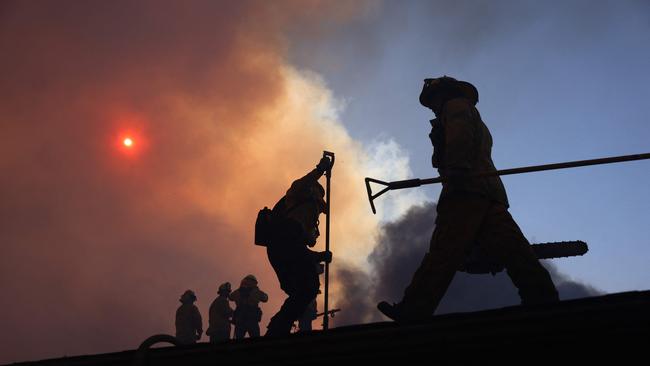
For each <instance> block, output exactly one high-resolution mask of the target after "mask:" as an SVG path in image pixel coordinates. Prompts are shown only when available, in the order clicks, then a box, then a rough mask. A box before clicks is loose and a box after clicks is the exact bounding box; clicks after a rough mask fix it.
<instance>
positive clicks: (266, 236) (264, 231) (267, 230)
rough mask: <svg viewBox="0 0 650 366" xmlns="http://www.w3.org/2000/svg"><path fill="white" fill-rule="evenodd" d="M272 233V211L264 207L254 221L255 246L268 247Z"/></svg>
mask: <svg viewBox="0 0 650 366" xmlns="http://www.w3.org/2000/svg"><path fill="white" fill-rule="evenodd" d="M272 233H273V211H271V210H270V209H269V208H268V207H266V206H264V208H263V209H261V210H260V212H258V213H257V220H255V245H259V246H263V247H265V246H268V245H269V242H270V241H271V235H272Z"/></svg>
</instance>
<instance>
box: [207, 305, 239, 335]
mask: <svg viewBox="0 0 650 366" xmlns="http://www.w3.org/2000/svg"><path fill="white" fill-rule="evenodd" d="M232 314H233V310H232V308H231V307H230V303H229V302H228V297H227V296H223V295H219V296H218V297H217V298H216V299H214V301H213V302H212V304H211V305H210V319H209V322H210V326H209V327H208V330H207V331H206V332H205V334H207V335H209V336H214V335H217V334H228V335H230V317H231V316H232Z"/></svg>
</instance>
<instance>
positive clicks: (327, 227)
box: [323, 151, 334, 330]
mask: <svg viewBox="0 0 650 366" xmlns="http://www.w3.org/2000/svg"><path fill="white" fill-rule="evenodd" d="M325 156H327V157H328V158H330V159H331V160H332V163H331V164H330V167H329V169H327V171H326V172H325V177H326V179H327V185H326V187H327V188H326V190H325V202H326V204H327V213H326V215H325V251H326V252H329V251H330V213H331V212H332V211H331V209H332V204H331V203H330V187H331V182H330V181H331V179H332V167H333V166H334V153H333V152H329V151H323V157H325ZM329 277H330V264H329V263H328V262H325V293H324V298H325V299H324V302H323V308H324V310H323V313H325V314H327V313H328V307H329V303H328V300H329ZM328 329H329V317H328V316H325V317H323V330H328Z"/></svg>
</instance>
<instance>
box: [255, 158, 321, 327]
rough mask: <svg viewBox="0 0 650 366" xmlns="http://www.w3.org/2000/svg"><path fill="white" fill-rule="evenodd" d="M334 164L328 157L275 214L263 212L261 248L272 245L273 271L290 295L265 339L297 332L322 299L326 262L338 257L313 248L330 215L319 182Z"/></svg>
mask: <svg viewBox="0 0 650 366" xmlns="http://www.w3.org/2000/svg"><path fill="white" fill-rule="evenodd" d="M332 162H333V161H332V160H330V158H329V157H328V156H323V157H322V159H321V160H320V161H319V162H318V164H317V165H316V168H315V169H313V170H312V171H311V172H309V173H308V174H307V175H305V176H304V177H302V178H300V179H298V180H296V181H294V182H293V183H292V184H291V187H290V188H289V190H287V193H286V194H285V196H284V197H282V198H281V199H280V200H279V201H278V202H277V203H276V204H275V206H274V207H273V209H272V210H268V209H266V208H265V209H264V210H261V211H260V215H259V216H258V220H257V222H256V228H255V236H256V237H255V243H256V244H258V245H263V246H266V250H267V255H268V258H269V262H270V263H271V266H272V267H273V269H274V270H275V273H276V275H277V277H278V280H279V282H280V287H281V288H282V290H283V291H284V292H285V293H286V294H287V295H288V297H287V299H286V300H285V301H284V304H282V307H281V308H280V310H279V311H278V312H277V313H276V314H275V315H274V316H273V317H272V318H271V321H270V322H269V325H268V327H267V328H268V329H267V332H266V334H265V336H283V335H288V334H290V332H291V326H292V325H293V322H294V321H295V320H297V319H298V318H299V317H300V316H301V315H302V314H303V313H304V312H305V309H306V308H307V306H308V305H309V304H310V303H311V302H312V301H313V300H314V299H315V298H316V296H317V294H318V291H319V287H320V281H319V279H318V275H319V272H320V271H319V268H320V263H321V262H326V263H329V262H331V260H332V253H331V252H329V251H327V250H326V251H323V252H315V251H312V250H310V249H309V248H311V247H313V246H314V245H315V244H316V240H317V238H318V237H319V236H320V232H319V230H318V224H319V221H318V218H319V216H320V214H321V213H324V214H327V207H328V206H327V202H326V201H325V198H324V197H325V189H324V188H323V186H322V185H321V184H320V183H318V179H319V178H320V177H321V176H322V175H323V174H325V173H327V172H328V171H330V170H331V167H332Z"/></svg>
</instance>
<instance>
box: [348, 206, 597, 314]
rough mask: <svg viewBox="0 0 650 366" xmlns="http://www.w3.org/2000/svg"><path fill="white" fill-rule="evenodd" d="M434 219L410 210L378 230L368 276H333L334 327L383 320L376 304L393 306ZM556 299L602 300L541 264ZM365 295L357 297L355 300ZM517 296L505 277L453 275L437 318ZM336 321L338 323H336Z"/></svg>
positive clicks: (424, 209)
mask: <svg viewBox="0 0 650 366" xmlns="http://www.w3.org/2000/svg"><path fill="white" fill-rule="evenodd" d="M435 217H436V205H435V204H434V203H426V204H424V205H422V206H414V207H412V208H411V209H410V210H409V211H408V212H407V213H406V214H405V215H404V216H402V217H401V218H399V219H398V220H396V221H394V222H391V223H388V224H386V225H384V226H383V227H382V228H381V234H380V235H379V237H378V239H377V245H376V247H375V249H374V251H373V252H372V254H371V255H370V257H369V262H370V264H371V270H370V271H369V272H366V271H363V270H360V269H352V268H348V269H346V270H344V271H343V273H342V274H341V273H339V274H338V275H340V276H341V277H343V278H344V280H343V279H342V280H341V282H342V283H345V284H349V285H348V286H346V288H345V292H344V294H349V296H348V297H346V296H345V295H343V296H342V298H344V299H347V301H345V302H341V303H339V304H340V307H341V308H343V311H342V314H345V317H343V315H342V316H341V317H340V318H337V324H341V323H342V322H343V321H344V320H345V321H346V322H347V323H348V324H352V323H357V322H361V321H370V320H373V321H376V320H378V319H385V318H382V317H381V316H379V315H378V311H377V310H376V307H375V306H376V303H377V302H379V301H381V300H387V301H389V302H398V301H399V300H401V298H402V295H403V291H404V289H405V287H406V286H407V285H408V284H409V282H410V280H411V278H412V275H413V273H414V272H415V269H416V268H417V267H418V265H419V264H420V262H421V260H422V257H423V256H424V253H425V252H426V251H427V250H428V247H429V240H430V238H431V233H432V231H433V225H434V221H435ZM543 264H544V266H545V267H546V268H547V269H548V270H549V272H550V274H551V277H552V278H553V281H554V283H555V284H556V287H557V289H558V291H559V293H560V298H561V299H563V300H564V299H573V298H581V297H588V296H596V295H600V294H602V292H601V291H599V290H597V289H595V288H593V287H591V286H589V285H585V284H582V283H579V282H576V281H573V280H571V279H569V278H567V277H566V276H565V275H564V274H562V273H561V272H559V271H558V270H557V268H556V267H555V266H553V265H552V263H551V262H549V261H543ZM359 293H363V294H366V295H365V297H359V296H358V294H359ZM519 302H520V299H519V296H518V294H517V290H516V288H515V287H514V285H513V284H512V282H511V281H510V278H509V277H508V276H507V275H506V274H505V272H500V273H498V274H496V276H492V275H491V274H485V275H470V274H466V273H462V272H458V273H456V276H455V277H454V280H453V281H452V283H451V285H450V287H449V289H448V291H447V293H446V294H445V296H444V298H443V300H442V302H441V303H440V306H439V308H438V310H437V312H436V313H437V314H442V313H451V312H467V311H477V310H484V309H492V308H499V307H504V306H511V305H517V304H519ZM338 319H340V320H338Z"/></svg>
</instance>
